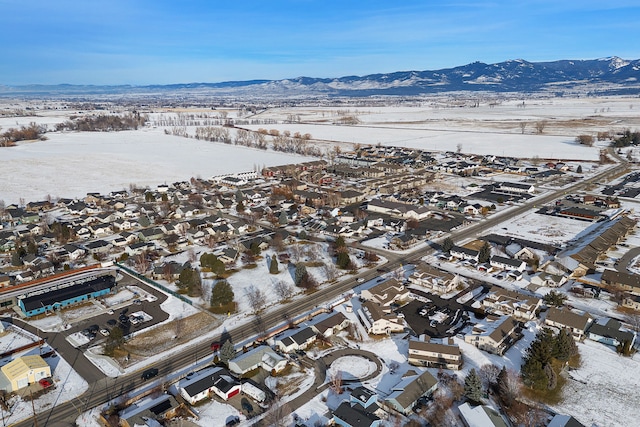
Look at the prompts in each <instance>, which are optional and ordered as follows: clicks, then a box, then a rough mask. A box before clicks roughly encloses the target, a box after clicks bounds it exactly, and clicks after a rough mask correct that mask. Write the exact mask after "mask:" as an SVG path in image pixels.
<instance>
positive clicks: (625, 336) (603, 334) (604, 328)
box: [587, 317, 636, 347]
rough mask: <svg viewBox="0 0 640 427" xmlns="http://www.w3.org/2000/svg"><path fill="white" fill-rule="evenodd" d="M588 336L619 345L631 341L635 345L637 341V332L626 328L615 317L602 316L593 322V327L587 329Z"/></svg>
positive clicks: (605, 342)
mask: <svg viewBox="0 0 640 427" xmlns="http://www.w3.org/2000/svg"><path fill="white" fill-rule="evenodd" d="M587 337H588V338H589V339H590V340H593V341H597V342H600V343H603V344H607V345H610V346H613V347H617V346H619V345H620V344H622V343H624V342H627V341H628V342H629V345H630V346H631V347H633V344H634V343H635V341H636V334H635V333H633V332H631V331H627V330H624V329H623V328H622V323H620V322H619V321H618V320H615V319H609V318H606V317H605V318H602V319H599V320H598V321H596V322H592V323H591V327H590V328H589V329H588V330H587Z"/></svg>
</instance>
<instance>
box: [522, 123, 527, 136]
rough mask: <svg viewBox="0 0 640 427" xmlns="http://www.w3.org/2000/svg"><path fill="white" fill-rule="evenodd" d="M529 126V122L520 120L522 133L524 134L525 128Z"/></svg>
mask: <svg viewBox="0 0 640 427" xmlns="http://www.w3.org/2000/svg"><path fill="white" fill-rule="evenodd" d="M526 128H527V122H520V133H521V134H523V135H524V130H525V129H526Z"/></svg>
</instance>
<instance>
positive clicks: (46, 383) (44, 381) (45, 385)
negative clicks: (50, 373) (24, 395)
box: [38, 378, 52, 388]
mask: <svg viewBox="0 0 640 427" xmlns="http://www.w3.org/2000/svg"><path fill="white" fill-rule="evenodd" d="M38 383H40V385H41V386H42V387H43V388H48V387H51V385H52V383H51V381H49V380H48V379H46V378H43V379H41V380H40V381H38Z"/></svg>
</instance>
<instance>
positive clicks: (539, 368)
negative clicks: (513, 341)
mask: <svg viewBox="0 0 640 427" xmlns="http://www.w3.org/2000/svg"><path fill="white" fill-rule="evenodd" d="M523 362H524V363H523V364H522V367H521V368H520V376H521V377H522V382H523V383H524V385H526V386H527V387H531V388H533V389H536V390H545V389H546V388H547V384H548V378H547V374H546V373H545V372H544V366H543V365H542V363H540V361H539V360H536V359H533V358H526V359H523Z"/></svg>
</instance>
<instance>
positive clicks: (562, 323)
mask: <svg viewBox="0 0 640 427" xmlns="http://www.w3.org/2000/svg"><path fill="white" fill-rule="evenodd" d="M591 322H593V317H591V315H590V314H589V313H584V314H577V313H574V312H573V311H571V310H569V309H568V308H566V307H563V308H561V309H560V308H556V307H551V308H549V311H548V312H547V316H546V317H545V319H544V323H545V324H547V325H549V326H554V327H556V328H560V329H568V330H570V331H571V334H572V335H573V338H574V339H575V340H576V341H580V340H582V339H584V337H585V333H586V331H587V329H588V328H589V326H590V325H591Z"/></svg>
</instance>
